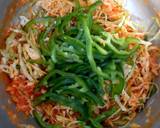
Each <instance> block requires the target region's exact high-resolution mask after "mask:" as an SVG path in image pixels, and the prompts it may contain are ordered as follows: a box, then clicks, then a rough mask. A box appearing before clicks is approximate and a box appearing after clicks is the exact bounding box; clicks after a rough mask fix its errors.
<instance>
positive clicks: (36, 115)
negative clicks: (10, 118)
mask: <svg viewBox="0 0 160 128" xmlns="http://www.w3.org/2000/svg"><path fill="white" fill-rule="evenodd" d="M33 115H34V118H35V119H36V121H37V123H38V124H39V125H40V127H41V128H62V126H60V125H56V124H55V125H50V124H47V123H46V122H45V121H43V119H42V117H41V116H40V114H39V113H38V112H36V111H33Z"/></svg>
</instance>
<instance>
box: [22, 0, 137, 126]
mask: <svg viewBox="0 0 160 128" xmlns="http://www.w3.org/2000/svg"><path fill="white" fill-rule="evenodd" d="M100 4H101V2H100V1H98V2H96V3H94V4H93V5H91V6H90V7H81V6H79V4H78V3H77V5H76V8H75V9H74V10H73V12H72V13H69V14H67V15H66V16H64V17H58V18H53V17H49V16H48V17H40V18H34V19H32V20H31V21H29V22H28V23H27V24H26V25H25V27H24V30H25V31H26V32H28V31H30V30H34V29H38V28H35V27H34V26H35V25H39V24H40V25H43V31H41V32H40V33H39V35H38V39H37V40H38V43H39V49H40V51H41V54H42V55H43V57H42V59H41V60H36V61H34V60H30V61H32V62H33V63H37V64H40V65H42V66H44V67H46V68H47V71H48V73H47V75H46V76H45V77H43V78H42V79H41V80H40V82H39V83H38V85H37V87H36V90H35V91H39V89H40V88H41V86H46V88H47V90H48V91H47V92H46V93H45V94H43V95H41V96H39V97H37V98H36V99H35V100H34V101H33V106H37V105H39V104H41V103H43V102H47V101H50V102H54V103H57V104H60V105H64V106H68V107H70V108H72V109H73V111H75V112H78V113H79V115H80V116H79V118H78V121H79V122H80V125H81V126H82V127H85V128H102V125H101V123H102V122H103V121H104V120H105V119H106V118H108V117H110V116H111V115H112V114H114V113H115V112H116V110H117V109H118V108H117V107H113V108H110V109H109V110H108V111H106V112H103V113H101V114H100V115H97V116H96V117H95V114H94V109H95V108H96V107H98V106H101V107H102V106H104V105H105V104H107V103H106V101H105V100H104V99H103V97H104V95H106V94H107V95H109V96H110V97H111V98H113V99H114V96H116V95H118V96H119V95H120V94H121V93H122V90H123V89H124V88H125V84H126V81H125V76H124V70H123V65H124V64H125V63H127V62H128V60H129V59H130V58H132V57H133V55H134V54H135V52H136V51H137V49H138V48H139V44H138V42H139V40H138V39H136V38H132V37H128V38H115V37H114V36H113V35H112V34H111V33H108V32H105V31H104V30H103V28H102V27H101V26H100V25H99V24H98V23H96V21H94V20H93V13H94V11H95V10H96V8H97V6H99V5H100ZM38 31H39V30H38ZM133 42H134V43H135V44H136V45H135V46H134V47H133V48H132V49H129V47H128V46H129V44H130V43H133ZM105 81H109V83H108V84H105ZM34 115H35V118H36V119H37V121H38V122H39V124H40V125H41V126H42V127H43V128H59V127H61V126H58V125H49V124H47V123H46V122H44V121H43V120H42V117H41V116H40V115H39V113H38V112H34Z"/></svg>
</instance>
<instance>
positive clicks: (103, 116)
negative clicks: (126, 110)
mask: <svg viewBox="0 0 160 128" xmlns="http://www.w3.org/2000/svg"><path fill="white" fill-rule="evenodd" d="M116 111H117V109H116V108H111V109H109V110H108V111H106V112H103V113H102V114H101V115H98V116H97V117H96V119H94V121H95V122H99V123H101V122H102V121H104V120H105V119H107V118H109V117H110V116H112V115H113V114H114V113H115V112H116Z"/></svg>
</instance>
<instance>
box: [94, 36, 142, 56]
mask: <svg viewBox="0 0 160 128" xmlns="http://www.w3.org/2000/svg"><path fill="white" fill-rule="evenodd" d="M92 38H93V39H94V40H95V41H97V42H100V43H102V44H105V45H107V46H108V48H109V49H110V50H112V51H113V53H115V54H117V55H122V56H129V55H131V54H133V53H134V52H135V51H137V49H138V48H139V44H137V45H136V46H135V47H134V48H133V49H131V50H130V52H128V51H124V50H118V49H117V48H116V47H115V46H113V45H112V44H111V39H112V37H111V35H109V34H108V37H107V40H103V39H102V38H100V37H99V36H92Z"/></svg>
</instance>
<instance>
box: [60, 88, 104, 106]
mask: <svg viewBox="0 0 160 128" xmlns="http://www.w3.org/2000/svg"><path fill="white" fill-rule="evenodd" d="M60 94H63V95H65V94H70V95H73V96H75V97H77V98H82V99H83V98H85V99H86V100H88V101H89V102H91V103H93V104H96V105H100V106H103V105H104V101H103V100H101V99H98V98H97V97H96V95H94V94H93V93H92V92H90V91H87V92H85V93H84V92H81V91H79V90H78V89H76V88H68V89H64V90H62V91H61V92H60Z"/></svg>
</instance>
